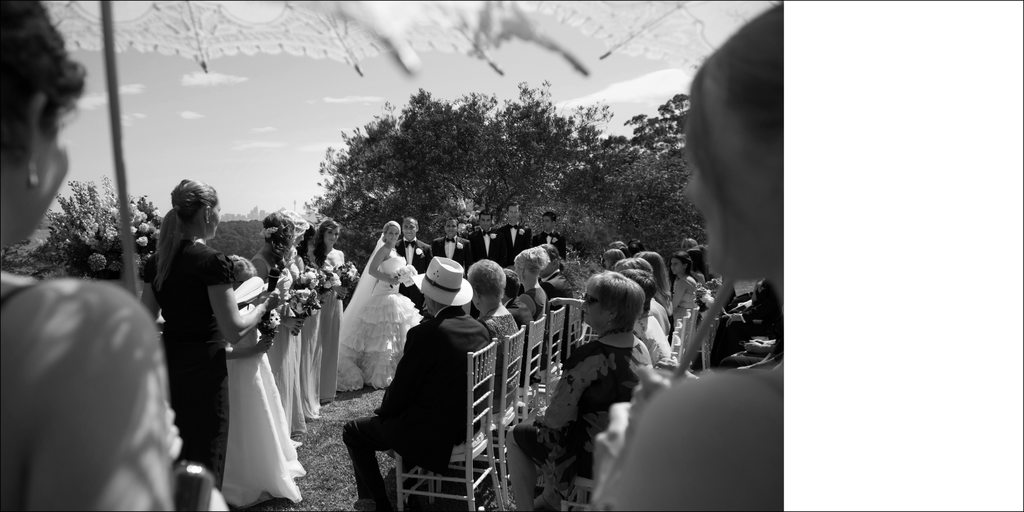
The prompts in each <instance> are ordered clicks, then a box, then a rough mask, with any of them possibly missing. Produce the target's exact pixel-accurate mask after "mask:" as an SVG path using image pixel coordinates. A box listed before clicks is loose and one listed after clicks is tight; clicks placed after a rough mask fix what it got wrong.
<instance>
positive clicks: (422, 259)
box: [395, 238, 433, 309]
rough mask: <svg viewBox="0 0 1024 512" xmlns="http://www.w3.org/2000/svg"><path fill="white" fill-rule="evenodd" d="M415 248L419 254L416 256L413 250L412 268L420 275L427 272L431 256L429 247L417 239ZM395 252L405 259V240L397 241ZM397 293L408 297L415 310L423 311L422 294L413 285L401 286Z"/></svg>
mask: <svg viewBox="0 0 1024 512" xmlns="http://www.w3.org/2000/svg"><path fill="white" fill-rule="evenodd" d="M416 248H417V249H419V250H420V252H421V254H416V251H415V250H413V253H412V266H413V267H415V268H416V272H417V273H419V274H422V273H424V272H426V271H427V265H430V260H431V258H433V255H431V253H430V246H429V245H427V244H426V243H425V242H421V241H420V240H419V239H416ZM395 252H397V253H398V255H399V256H401V257H402V259H405V238H402V239H401V240H399V241H398V244H396V245H395ZM398 293H401V294H402V295H405V296H406V297H409V300H411V301H412V303H413V304H415V305H416V309H423V292H421V291H420V289H419V288H417V287H416V286H415V285H413V286H405V285H402V286H400V287H399V288H398Z"/></svg>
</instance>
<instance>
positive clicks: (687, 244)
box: [679, 238, 697, 251]
mask: <svg viewBox="0 0 1024 512" xmlns="http://www.w3.org/2000/svg"><path fill="white" fill-rule="evenodd" d="M694 247H697V241H696V240H694V239H692V238H687V239H685V240H683V243H682V244H680V246H679V248H680V249H682V250H684V251H689V250H690V249H693V248H694Z"/></svg>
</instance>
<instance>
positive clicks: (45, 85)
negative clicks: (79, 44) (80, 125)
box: [0, 2, 85, 159]
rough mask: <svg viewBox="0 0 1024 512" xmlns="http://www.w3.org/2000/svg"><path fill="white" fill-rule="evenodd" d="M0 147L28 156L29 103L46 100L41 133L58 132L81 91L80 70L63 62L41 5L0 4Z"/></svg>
mask: <svg viewBox="0 0 1024 512" xmlns="http://www.w3.org/2000/svg"><path fill="white" fill-rule="evenodd" d="M0 54H2V57H0V146H2V148H3V150H4V151H10V152H11V153H13V154H14V155H15V157H16V158H18V159H23V158H27V157H28V151H29V147H28V145H29V140H28V137H29V126H28V123H29V120H28V119H27V118H26V117H25V115H26V109H25V106H26V105H28V103H29V100H31V99H32V96H34V95H35V94H36V93H43V94H44V95H45V96H46V104H45V105H44V106H43V111H42V121H41V122H42V129H43V130H44V131H46V132H48V134H50V135H55V134H56V133H57V128H58V125H59V123H60V120H61V119H62V118H63V117H64V116H65V115H67V114H68V113H69V112H71V111H72V110H74V108H75V102H76V101H77V100H78V97H79V96H81V95H82V91H83V90H84V89H85V68H84V67H82V65H81V64H79V63H77V62H75V61H73V60H71V59H70V58H68V52H67V50H66V49H65V47H64V38H63V37H61V35H60V33H59V32H57V29H56V28H54V26H53V23H51V22H50V19H49V15H48V14H47V12H46V9H45V8H44V7H43V5H42V3H41V2H0Z"/></svg>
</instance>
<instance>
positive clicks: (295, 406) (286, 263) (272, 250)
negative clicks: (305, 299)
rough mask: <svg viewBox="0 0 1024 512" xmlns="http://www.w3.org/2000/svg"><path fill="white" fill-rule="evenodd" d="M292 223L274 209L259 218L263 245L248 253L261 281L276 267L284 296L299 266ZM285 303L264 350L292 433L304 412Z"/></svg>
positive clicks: (296, 341) (302, 425)
mask: <svg viewBox="0 0 1024 512" xmlns="http://www.w3.org/2000/svg"><path fill="white" fill-rule="evenodd" d="M295 231H296V230H295V223H294V222H292V220H291V219H289V218H288V217H286V216H285V215H284V214H282V213H281V212H274V213H271V214H270V215H267V217H266V218H265V219H263V239H264V244H263V248H262V249H260V251H259V252H258V253H256V255H255V256H253V257H252V263H253V265H255V266H256V275H258V276H259V277H260V278H261V279H263V280H264V281H267V280H268V279H269V277H268V276H269V274H270V269H271V268H277V269H279V270H280V271H281V277H280V279H278V282H277V290H278V291H279V292H280V293H281V295H282V296H284V295H285V294H286V293H287V292H288V291H289V290H291V287H292V282H293V281H294V279H295V276H296V275H297V274H298V272H299V269H298V267H297V266H296V265H295V263H294V260H295V248H294V247H293V246H294V244H295ZM288 311H289V308H288V306H287V305H286V304H285V305H282V306H281V309H280V310H279V312H280V314H281V327H280V329H278V331H277V336H276V337H275V338H274V344H273V346H271V348H270V350H268V351H267V358H268V359H269V360H270V369H271V372H272V373H273V374H274V383H275V384H277V389H278V392H279V393H280V394H281V406H282V408H283V409H284V415H285V419H287V423H288V427H289V429H290V433H291V434H292V435H294V434H297V433H304V432H305V431H306V421H305V416H303V413H302V403H301V400H300V396H299V359H300V353H301V345H300V343H301V339H300V338H299V336H292V335H291V334H290V331H291V329H292V328H293V327H294V326H295V318H293V317H291V316H290V315H289V313H288Z"/></svg>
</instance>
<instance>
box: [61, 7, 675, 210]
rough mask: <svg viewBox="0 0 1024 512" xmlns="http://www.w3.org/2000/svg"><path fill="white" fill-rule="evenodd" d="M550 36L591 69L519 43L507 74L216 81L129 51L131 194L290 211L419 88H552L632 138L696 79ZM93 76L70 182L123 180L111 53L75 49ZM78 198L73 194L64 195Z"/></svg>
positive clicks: (253, 75)
mask: <svg viewBox="0 0 1024 512" xmlns="http://www.w3.org/2000/svg"><path fill="white" fill-rule="evenodd" d="M531 17H532V18H533V19H534V20H535V21H536V22H537V23H539V26H540V27H541V28H542V29H543V30H545V31H547V32H548V33H549V34H551V35H552V36H553V37H554V38H555V39H556V40H558V41H559V42H560V43H561V44H563V45H564V46H566V47H567V48H568V49H570V50H571V51H572V52H573V53H575V54H576V56H577V57H578V58H580V59H581V60H582V61H583V62H584V63H585V65H587V66H588V67H589V69H590V71H591V75H590V76H589V77H584V76H582V75H581V74H579V73H577V72H576V71H575V70H573V69H572V67H571V66H570V65H569V64H568V63H567V62H566V61H564V60H563V59H562V58H561V57H560V56H558V55H556V54H554V53H551V52H548V51H547V50H544V49H542V48H540V47H537V46H534V45H530V44H527V43H523V42H519V41H512V42H507V43H505V44H504V45H502V47H501V48H499V49H498V50H496V51H494V52H493V53H492V57H493V58H494V60H495V61H496V62H497V63H498V64H499V65H501V66H502V68H503V69H504V70H505V76H500V75H498V74H497V73H495V72H494V71H493V70H492V69H491V68H490V67H489V66H488V65H487V64H486V63H485V62H484V61H482V60H478V59H475V58H472V57H468V56H464V55H457V54H448V53H439V52H422V53H420V57H421V58H422V60H423V67H422V70H421V71H420V72H419V73H418V74H417V75H416V76H414V77H409V76H407V75H406V74H405V73H404V72H403V71H402V70H401V69H400V68H399V67H398V66H397V65H396V64H395V63H394V61H393V60H392V59H391V58H390V57H388V56H378V57H375V58H371V59H367V60H364V61H362V62H361V64H360V66H361V68H362V70H363V72H364V75H365V76H363V77H360V76H359V75H358V74H357V73H356V71H355V70H354V69H353V68H352V67H350V66H348V65H345V64H343V63H340V62H336V61H332V60H315V59H311V58H306V57H296V56H292V55H256V56H244V55H240V56H236V57H225V58H219V59H215V60H212V61H210V63H209V70H210V75H206V76H203V73H202V71H201V70H200V68H199V66H198V65H197V64H196V63H195V62H194V61H192V60H190V59H187V58H183V57H179V56H165V55H161V54H159V53H145V54H143V53H139V52H137V51H135V50H129V51H128V52H125V53H118V54H117V58H118V61H117V66H118V75H119V81H120V84H121V109H122V118H123V119H124V150H125V163H126V166H127V169H128V188H129V193H130V194H132V195H134V196H140V195H147V196H149V198H150V199H152V200H154V201H155V202H156V204H157V206H158V207H160V208H161V209H163V210H165V211H166V209H167V208H168V207H169V206H170V191H171V189H172V188H173V187H174V186H175V185H176V184H177V183H178V181H180V180H181V179H183V178H191V179H198V180H201V181H205V182H207V183H210V184H211V185H213V186H214V187H215V188H216V189H217V191H218V193H219V195H220V198H221V203H222V209H223V211H224V212H225V213H244V212H248V211H249V210H251V209H252V208H253V207H254V206H258V207H260V208H262V209H264V210H268V211H270V210H275V209H278V208H281V207H287V208H291V207H292V205H293V204H296V205H297V206H298V208H299V209H300V211H301V209H302V207H303V203H304V202H306V201H308V200H310V199H311V198H313V197H314V196H315V195H317V194H319V193H321V192H322V189H321V188H320V187H319V186H318V185H317V181H318V179H319V175H318V169H319V164H320V162H321V161H322V160H323V157H324V150H325V149H326V148H327V147H328V146H331V145H333V146H335V147H337V146H338V145H339V143H340V141H341V136H340V134H341V132H342V131H351V130H352V129H354V128H356V127H360V126H363V125H364V124H366V123H367V122H369V121H370V120H371V119H372V118H373V116H374V115H377V114H380V113H381V112H382V110H383V106H384V103H385V102H386V101H387V102H391V103H392V104H394V105H396V106H398V107H399V108H401V106H403V105H404V104H405V103H406V102H407V101H408V98H409V96H410V95H411V94H413V93H415V92H416V91H417V90H418V89H419V88H423V89H426V90H427V91H429V92H431V94H433V95H434V96H435V97H438V98H445V99H454V98H458V97H460V96H462V95H463V94H466V93H469V92H482V93H493V94H495V95H496V96H497V97H498V99H499V101H501V100H504V99H510V98H514V97H515V96H516V94H517V83H519V82H522V81H525V82H528V83H529V84H530V85H531V86H539V85H540V84H541V83H542V82H543V81H544V80H547V81H549V82H551V94H552V99H553V100H554V101H555V102H557V103H562V104H564V105H566V106H572V105H577V104H581V103H593V102H597V101H600V100H601V99H606V100H607V101H606V103H607V104H608V105H609V106H610V107H611V109H612V111H613V112H614V117H613V118H612V120H611V122H610V123H609V124H608V126H607V127H606V130H607V131H608V132H611V133H621V134H628V133H629V130H627V129H626V128H625V127H623V123H624V122H625V121H626V120H628V119H629V118H630V117H632V116H634V115H636V114H640V113H643V114H648V115H650V114H654V113H656V109H657V106H658V105H660V104H661V103H664V101H666V100H667V99H668V98H669V97H671V96H672V94H674V93H676V92H685V91H686V90H688V88H689V83H688V82H689V75H688V74H687V73H685V72H684V71H682V70H680V69H673V68H671V67H670V66H669V65H668V64H666V63H664V62H661V61H657V60H651V59H647V58H643V57H628V56H620V55H614V54H613V55H612V56H611V57H609V58H606V59H604V60H598V57H599V56H600V55H601V54H603V53H604V52H605V50H606V48H605V47H604V45H603V44H602V43H601V42H599V41H597V40H593V39H590V38H588V37H586V36H584V35H582V34H581V33H580V32H579V31H577V30H576V29H574V28H571V27H565V26H561V25H560V24H559V23H557V22H556V21H555V20H554V19H553V18H550V17H547V16H546V15H543V14H537V13H534V14H531ZM72 55H73V57H74V58H75V59H77V60H78V61H80V62H81V63H83V64H84V65H85V66H86V68H87V70H88V79H87V85H86V93H85V96H84V97H83V98H82V100H81V101H80V102H79V109H78V112H77V113H76V114H75V116H74V118H72V119H71V122H70V123H69V125H68V127H67V129H66V130H65V131H64V132H63V134H62V139H63V142H64V143H65V144H66V145H67V146H68V152H69V155H70V158H71V170H70V173H69V177H68V179H69V180H89V181H96V182H98V181H99V180H100V178H101V177H102V176H111V177H112V176H113V166H112V157H111V146H110V127H109V112H108V110H107V104H106V85H105V79H104V69H103V60H102V54H101V53H99V52H94V51H81V50H76V51H74V52H72ZM66 192H67V186H66V185H65V188H64V189H63V190H62V193H66Z"/></svg>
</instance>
